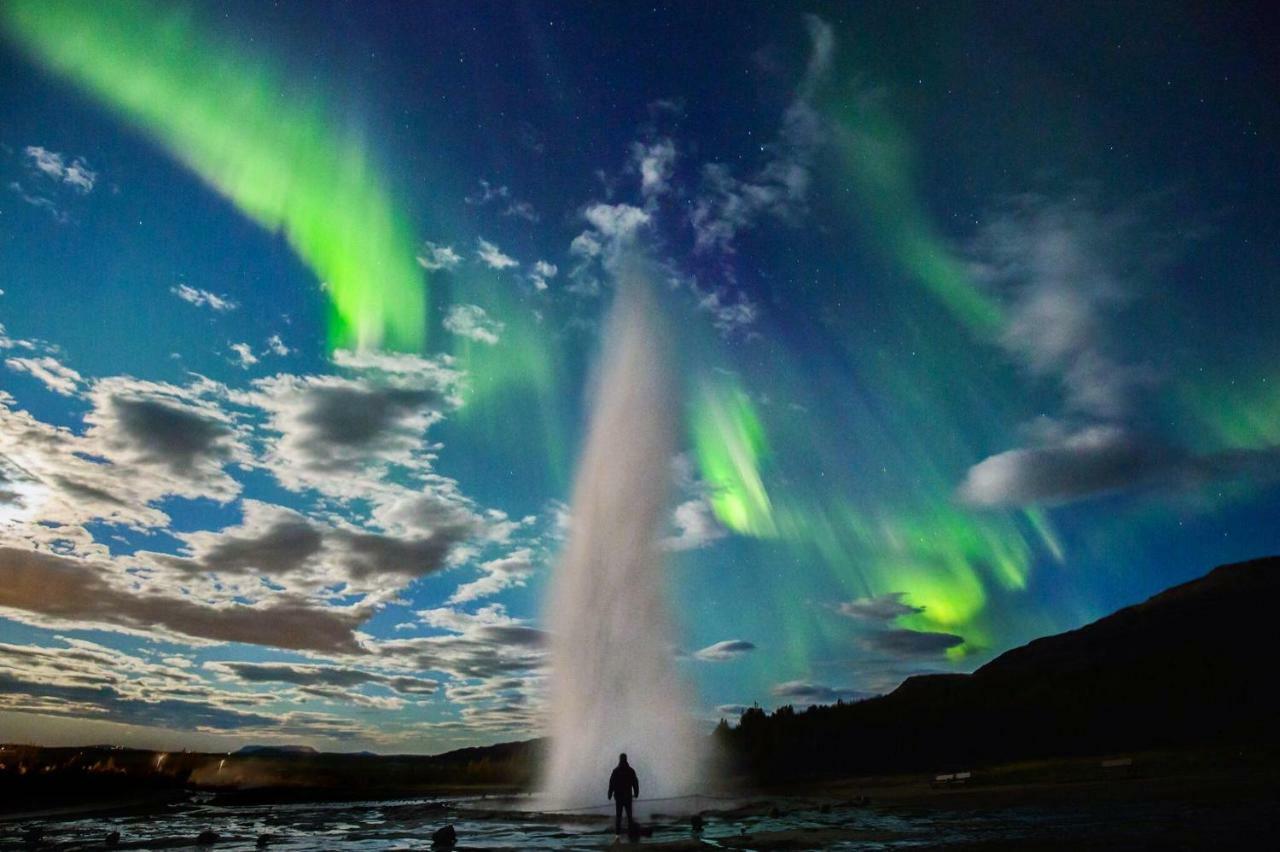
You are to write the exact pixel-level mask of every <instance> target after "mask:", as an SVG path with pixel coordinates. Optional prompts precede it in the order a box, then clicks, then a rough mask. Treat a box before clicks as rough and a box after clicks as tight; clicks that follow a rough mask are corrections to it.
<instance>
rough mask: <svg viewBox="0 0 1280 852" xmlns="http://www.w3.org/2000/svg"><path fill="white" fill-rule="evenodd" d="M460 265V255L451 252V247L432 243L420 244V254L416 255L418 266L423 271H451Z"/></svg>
mask: <svg viewBox="0 0 1280 852" xmlns="http://www.w3.org/2000/svg"><path fill="white" fill-rule="evenodd" d="M459 263H462V255H460V254H458V253H457V252H456V251H454V250H453V246H446V245H437V244H436V243H433V242H429V241H428V242H425V243H423V244H422V253H421V254H419V255H418V265H419V266H421V267H422V268H423V269H428V270H432V271H435V270H437V269H453V268H454V267H455V266H457V265H458V264H459Z"/></svg>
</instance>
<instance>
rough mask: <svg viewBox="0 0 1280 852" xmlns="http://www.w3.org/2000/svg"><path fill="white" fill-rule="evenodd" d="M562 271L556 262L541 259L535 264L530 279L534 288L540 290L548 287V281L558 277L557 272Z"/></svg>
mask: <svg viewBox="0 0 1280 852" xmlns="http://www.w3.org/2000/svg"><path fill="white" fill-rule="evenodd" d="M559 271H560V269H559V267H557V266H556V265H555V264H554V263H548V262H547V261H545V260H539V261H538V262H537V263H535V264H534V265H533V272H532V273H530V274H529V280H530V281H532V282H533V288H534V289H535V290H538V291H542V290H545V289H547V282H548V281H549V280H551V279H552V278H555V277H556V273H558V272H559Z"/></svg>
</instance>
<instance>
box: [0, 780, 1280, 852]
mask: <svg viewBox="0 0 1280 852" xmlns="http://www.w3.org/2000/svg"><path fill="white" fill-rule="evenodd" d="M645 804H646V807H645V808H644V810H643V811H642V812H643V813H644V814H645V816H644V825H645V827H646V832H651V834H649V835H648V836H645V837H641V838H640V839H639V840H638V841H634V843H635V844H637V845H636V846H635V847H634V848H640V847H648V848H650V849H664V850H685V849H689V850H694V849H716V848H722V849H757V850H765V849H832V850H852V849H929V848H952V849H973V850H978V849H983V850H990V849H1021V848H1027V849H1031V848H1060V849H1065V848H1107V849H1119V848H1172V849H1177V848H1204V847H1206V846H1209V845H1211V844H1212V845H1219V847H1220V844H1221V843H1222V842H1228V846H1230V843H1229V841H1230V840H1231V839H1232V838H1236V839H1240V838H1242V837H1244V836H1246V835H1243V834H1241V832H1243V831H1246V830H1247V831H1249V832H1256V831H1262V830H1265V829H1266V828H1267V826H1268V822H1267V817H1266V815H1261V816H1260V815H1259V814H1258V813H1257V811H1256V808H1252V807H1250V808H1248V809H1246V805H1245V804H1243V803H1242V804H1241V805H1240V806H1239V807H1236V808H1233V807H1232V806H1230V805H1223V804H1221V803H1215V804H1214V805H1213V806H1212V807H1201V808H1200V809H1199V810H1197V806H1196V805H1194V804H1193V803H1188V802H1186V801H1156V802H1146V803H1135V802H1133V801H1091V800H1090V799H1089V798H1088V797H1085V798H1084V799H1082V800H1078V801H1072V802H1069V803H1066V804H1064V805H1061V806H1043V805H1036V806H1028V805H1017V806H1013V807H998V806H996V807H992V806H983V807H981V808H972V807H963V808H955V809H952V808H948V807H936V806H931V807H913V806H903V805H901V804H894V803H884V804H881V803H876V802H867V803H863V802H859V801H856V800H854V801H848V800H844V801H842V800H838V799H835V800H832V799H820V798H808V799H799V798H785V797H778V798H773V799H767V800H766V799H756V800H750V801H741V800H739V801H733V800H728V799H714V798H711V797H703V798H701V799H699V800H696V801H695V802H690V803H684V802H672V803H662V802H649V803H645ZM666 804H670V805H671V806H670V807H664V805H666ZM536 808H537V803H536V801H533V800H529V799H519V798H517V799H514V800H502V799H493V798H484V799H481V798H465V799H464V798H452V799H416V800H399V801H379V802H324V803H305V804H270V805H267V804H263V805H246V804H235V805H223V804H219V803H217V802H216V801H215V800H214V799H213V798H212V797H210V796H207V795H200V794H196V795H193V796H191V797H189V798H186V799H184V800H181V801H178V802H173V803H170V804H168V805H166V806H164V807H162V808H159V809H152V810H150V812H136V813H132V814H128V815H121V814H117V815H98V816H56V817H55V816H50V817H45V818H29V819H26V820H18V821H10V822H6V823H0V849H27V848H43V849H102V848H108V847H107V845H106V843H105V842H104V840H105V838H106V837H107V835H108V834H109V833H111V832H116V831H118V832H119V833H120V839H119V844H118V845H117V846H115V847H113V848H118V849H179V848H188V849H190V848H204V849H226V850H246V849H260V848H264V846H263V845H259V844H260V843H263V844H265V848H269V849H279V850H303V849H305V850H317V849H334V850H392V849H403V850H409V849H430V848H432V842H431V838H432V834H433V833H434V832H435V831H436V830H437V829H440V828H442V827H443V826H446V825H453V826H454V828H455V829H456V831H457V836H458V846H457V848H458V849H460V850H461V849H545V850H577V849H584V850H585V849H602V848H609V847H611V846H615V845H616V846H621V847H623V848H633V845H632V844H633V842H632V841H628V840H627V839H626V838H623V839H622V840H617V839H615V837H614V834H613V826H612V809H611V808H609V807H608V806H607V805H606V806H604V807H601V808H598V809H596V810H595V811H594V812H585V813H584V812H578V813H546V812H540V811H538V810H536ZM681 809H684V810H694V809H696V810H698V811H700V812H701V818H702V821H703V825H702V828H701V831H698V832H696V833H695V832H694V830H693V826H692V818H691V816H689V815H682V816H677V815H674V813H670V812H672V811H678V810H681ZM664 811H667V812H668V813H664ZM1273 816H1274V815H1273ZM207 831H211V832H213V833H215V834H216V835H217V839H216V840H213V841H211V842H209V843H206V844H205V845H203V846H202V845H200V844H198V843H197V838H198V836H199V835H200V833H201V832H207ZM37 836H38V837H39V840H36V838H37ZM1248 836H1252V834H1250V835H1248ZM208 839H209V838H206V840H208ZM1220 848H1221V847H1220Z"/></svg>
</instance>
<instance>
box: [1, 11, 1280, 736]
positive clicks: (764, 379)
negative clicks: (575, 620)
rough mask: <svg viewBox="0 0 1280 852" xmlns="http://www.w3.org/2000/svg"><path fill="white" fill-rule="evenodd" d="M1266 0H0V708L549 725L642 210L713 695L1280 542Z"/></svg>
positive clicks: (196, 732) (697, 638)
mask: <svg viewBox="0 0 1280 852" xmlns="http://www.w3.org/2000/svg"><path fill="white" fill-rule="evenodd" d="M1272 14H1273V13H1271V12H1269V11H1268V10H1267V8H1266V6H1265V5H1264V4H1257V5H1249V4H1244V5H1237V6H1235V7H1233V8H1231V9H1222V8H1218V7H1216V6H1209V5H1205V6H1200V7H1197V6H1186V7H1179V8H1177V9H1174V8H1172V7H1168V8H1156V9H1151V8H1146V7H1145V6H1143V5H1141V4H1072V5H1071V6H1068V7H1063V8H1059V7H1053V8H1052V9H1050V8H1045V7H1040V8H1031V7H1026V8H1024V7H1020V6H1011V7H1008V8H1004V9H999V10H997V9H995V8H992V7H989V6H986V5H981V4H949V5H945V6H943V5H938V6H929V7H925V8H924V9H923V10H921V9H916V8H914V7H909V6H907V5H906V4H890V3H883V4H878V3H877V4H861V5H856V6H855V5H850V4H828V3H813V4H757V5H751V6H736V7H735V11H734V13H733V14H732V15H725V14H724V13H723V10H722V9H717V4H706V5H703V4H683V3H675V4H656V5H655V4H652V3H650V4H643V5H642V4H631V3H619V4H588V3H567V4H558V3H546V2H528V3H512V4H507V3H453V2H447V3H435V4H324V5H317V4H309V3H282V4H278V5H276V6H272V7H270V8H267V7H264V6H262V5H261V4H253V3H242V2H230V3H181V4H150V3H134V2H121V3H112V4H91V3H28V2H23V0H17V2H10V3H6V4H4V5H3V7H0V74H3V80H4V85H3V87H0V115H2V116H3V118H4V120H3V121H2V122H0V168H3V169H4V175H3V177H4V181H3V183H4V186H5V189H4V194H3V196H0V363H2V365H3V366H2V367H0V417H2V418H3V419H2V420H0V537H2V540H0V686H2V688H0V730H3V731H4V732H5V734H0V741H2V740H5V739H8V738H12V739H28V740H46V741H50V742H62V741H66V742H81V741H83V742H89V741H93V742H98V741H128V742H136V743H140V744H148V745H156V746H161V747H178V746H188V745H190V746H193V747H205V746H209V747H213V746H221V745H223V744H226V745H233V744H237V743H244V742H250V741H252V742H259V741H268V742H270V741H280V742H307V743H313V744H315V745H317V746H318V747H325V748H341V749H344V750H351V749H357V748H372V749H377V750H398V751H424V752H429V751H437V750H440V749H442V748H445V747H450V746H453V745H457V744H474V743H480V742H493V741H498V740H507V739H514V738H518V737H523V736H532V735H534V734H536V733H538V732H539V731H540V730H541V727H540V726H541V724H542V722H541V718H542V717H541V715H540V714H541V712H542V708H543V706H544V703H545V686H546V679H545V670H544V667H543V662H544V656H545V645H546V642H545V639H546V637H545V635H544V630H545V627H546V624H545V622H544V620H543V612H542V605H543V600H544V595H545V592H546V589H547V584H548V577H549V574H550V572H551V570H552V568H553V566H554V564H555V560H556V558H557V554H558V553H559V552H560V549H561V547H562V546H563V543H564V540H565V535H566V529H567V525H568V524H569V523H571V519H570V518H569V517H568V507H567V502H568V500H569V491H570V487H571V484H572V482H573V478H574V464H575V460H576V459H577V458H578V456H579V454H580V453H581V451H582V444H583V441H584V439H585V427H586V423H587V419H588V414H587V412H588V407H589V405H590V403H591V401H592V400H593V399H595V398H596V397H597V395H598V394H599V393H600V392H601V389H600V388H599V387H598V386H597V384H596V383H597V382H599V381H600V377H599V375H598V373H597V370H596V367H595V363H596V355H597V353H598V351H599V347H600V343H601V339H600V338H601V335H602V334H604V333H605V326H604V317H605V316H606V314H607V311H608V308H609V305H610V304H611V300H612V298H613V294H614V292H615V285H616V277H617V275H618V273H619V269H620V268H622V267H623V266H625V265H626V264H627V263H628V262H631V261H633V260H634V258H635V257H637V256H640V257H642V258H643V262H644V264H645V268H646V269H648V270H651V273H650V274H651V275H652V277H653V278H654V282H653V283H654V284H655V289H656V291H657V293H658V298H659V301H660V302H661V305H660V310H661V312H662V313H661V316H662V319H663V322H664V325H665V327H666V329H667V332H668V345H669V347H670V349H671V353H670V354H671V361H672V363H673V364H674V365H675V369H674V372H675V374H676V376H677V378H678V380H679V388H678V394H677V396H678V398H679V402H678V407H679V410H678V411H676V412H675V413H674V414H675V417H676V418H677V420H678V421H679V423H680V425H681V430H680V439H679V441H678V452H677V454H676V455H675V457H674V458H672V460H671V465H670V467H671V476H672V483H673V485H672V490H673V494H674V500H673V502H672V505H671V507H670V519H669V524H668V527H669V528H668V530H667V535H666V539H665V546H666V552H667V555H668V569H669V570H670V572H671V585H672V587H673V589H674V590H675V600H674V608H675V610H676V615H677V621H678V629H677V631H676V632H677V634H678V635H676V636H673V637H672V644H673V645H674V646H675V650H674V653H675V655H676V657H677V660H676V663H675V664H676V665H677V666H678V667H679V670H680V671H681V673H682V674H683V675H684V676H685V677H686V678H687V680H688V681H689V682H690V683H691V684H692V686H693V692H694V693H695V694H696V696H697V702H698V712H699V718H700V719H701V720H702V721H703V722H705V723H707V724H710V723H712V722H714V721H715V720H716V719H718V718H720V717H721V716H732V715H733V714H734V713H735V712H736V711H737V709H738V708H740V707H742V706H744V705H746V706H749V705H751V704H752V703H753V702H759V703H760V704H761V705H762V706H766V707H771V706H776V705H780V704H784V703H797V704H806V703H813V702H827V701H834V700H837V699H839V698H851V697H857V696H862V695H868V694H875V693H879V692H883V691H886V690H888V689H892V688H893V687H895V686H896V685H897V684H898V683H899V682H901V680H902V679H903V678H904V677H906V676H909V675H910V674H912V673H916V672H925V671H966V670H971V669H972V668H974V667H975V666H977V665H980V664H981V663H982V662H984V661H986V660H988V659H990V658H991V657H992V656H993V655H995V654H997V653H999V652H1000V651H1002V650H1005V649H1007V648H1009V647H1012V646H1014V645H1017V644H1020V643H1023V642H1026V641H1028V640H1030V639H1032V638H1035V637H1037V636H1040V635H1044V634H1047V633H1052V632H1058V631H1062V630H1067V629H1071V628H1074V627H1077V626H1079V625H1081V624H1083V623H1085V622H1087V621H1089V620H1091V619H1093V618H1096V617H1099V616H1101V615H1104V614H1106V613H1108V612H1110V611H1112V610H1114V609H1116V608H1118V607H1120V606H1124V605H1127V604H1130V603H1133V602H1135V601H1137V600H1140V599H1142V598H1144V597H1146V596H1148V595H1150V594H1153V593H1155V592H1157V591H1159V590H1161V589H1163V588H1165V587H1167V586H1170V585H1172V584H1174V583H1178V582H1181V581H1185V580H1187V579H1189V578H1191V577H1193V576H1196V575H1198V574H1200V573H1203V572H1204V571H1205V570H1207V569H1208V568H1209V567H1211V566H1213V565H1216V564H1219V563H1223V562H1227V561H1233V560H1239V559H1246V558H1250V557H1254V556H1259V555H1263V554H1267V553H1274V552H1276V551H1277V549H1280V524H1278V523H1277V522H1276V521H1277V511H1278V509H1280V487H1278V485H1280V375H1277V371H1276V365H1277V364H1280V331H1278V330H1277V329H1280V287H1277V286H1276V280H1277V275H1280V256H1278V255H1277V243H1276V233H1277V226H1278V225H1280V218H1278V210H1277V205H1276V201H1275V186H1274V179H1273V178H1270V177H1267V176H1269V175H1272V174H1274V173H1276V172H1280V169H1278V168H1277V164H1276V162H1275V160H1276V157H1277V154H1276V152H1277V150H1280V147H1278V146H1277V145H1276V142H1277V139H1276V135H1277V130H1278V129H1280V128H1278V119H1280V107H1278V106H1277V105H1276V103H1275V99H1274V92H1275V91H1276V90H1277V84H1278V83H1280V80H1277V79H1276V76H1277V69H1276V66H1275V63H1274V62H1273V61H1272V60H1271V59H1270V58H1269V57H1270V48H1269V46H1268V45H1266V44H1264V43H1263V42H1264V39H1263V37H1262V36H1260V35H1259V33H1262V32H1265V31H1266V27H1265V26H1264V25H1263V24H1264V23H1265V21H1266V20H1268V19H1269V16H1271V15H1272ZM52 589H57V590H60V591H59V592H58V594H57V595H54V594H52V592H51V591H50V590H52ZM10 730H11V731H13V732H14V733H13V734H12V735H11V736H9V735H7V732H8V731H10Z"/></svg>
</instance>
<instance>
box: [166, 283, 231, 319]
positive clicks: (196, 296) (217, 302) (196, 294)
mask: <svg viewBox="0 0 1280 852" xmlns="http://www.w3.org/2000/svg"><path fill="white" fill-rule="evenodd" d="M169 292H170V293H172V294H173V295H175V296H177V297H178V298H179V299H181V300H182V301H184V302H190V303H191V304H193V305H195V306H196V307H197V308H202V307H209V308H211V309H213V310H215V311H217V312H218V313H226V312H227V311H234V310H235V309H236V308H237V307H239V305H238V304H236V303H235V302H234V301H232V300H231V299H228V298H227V297H226V296H219V295H218V294H217V293H211V292H209V291H208V290H200V289H197V288H195V287H191V286H188V285H186V284H178V285H176V286H174V287H170V288H169Z"/></svg>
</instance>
